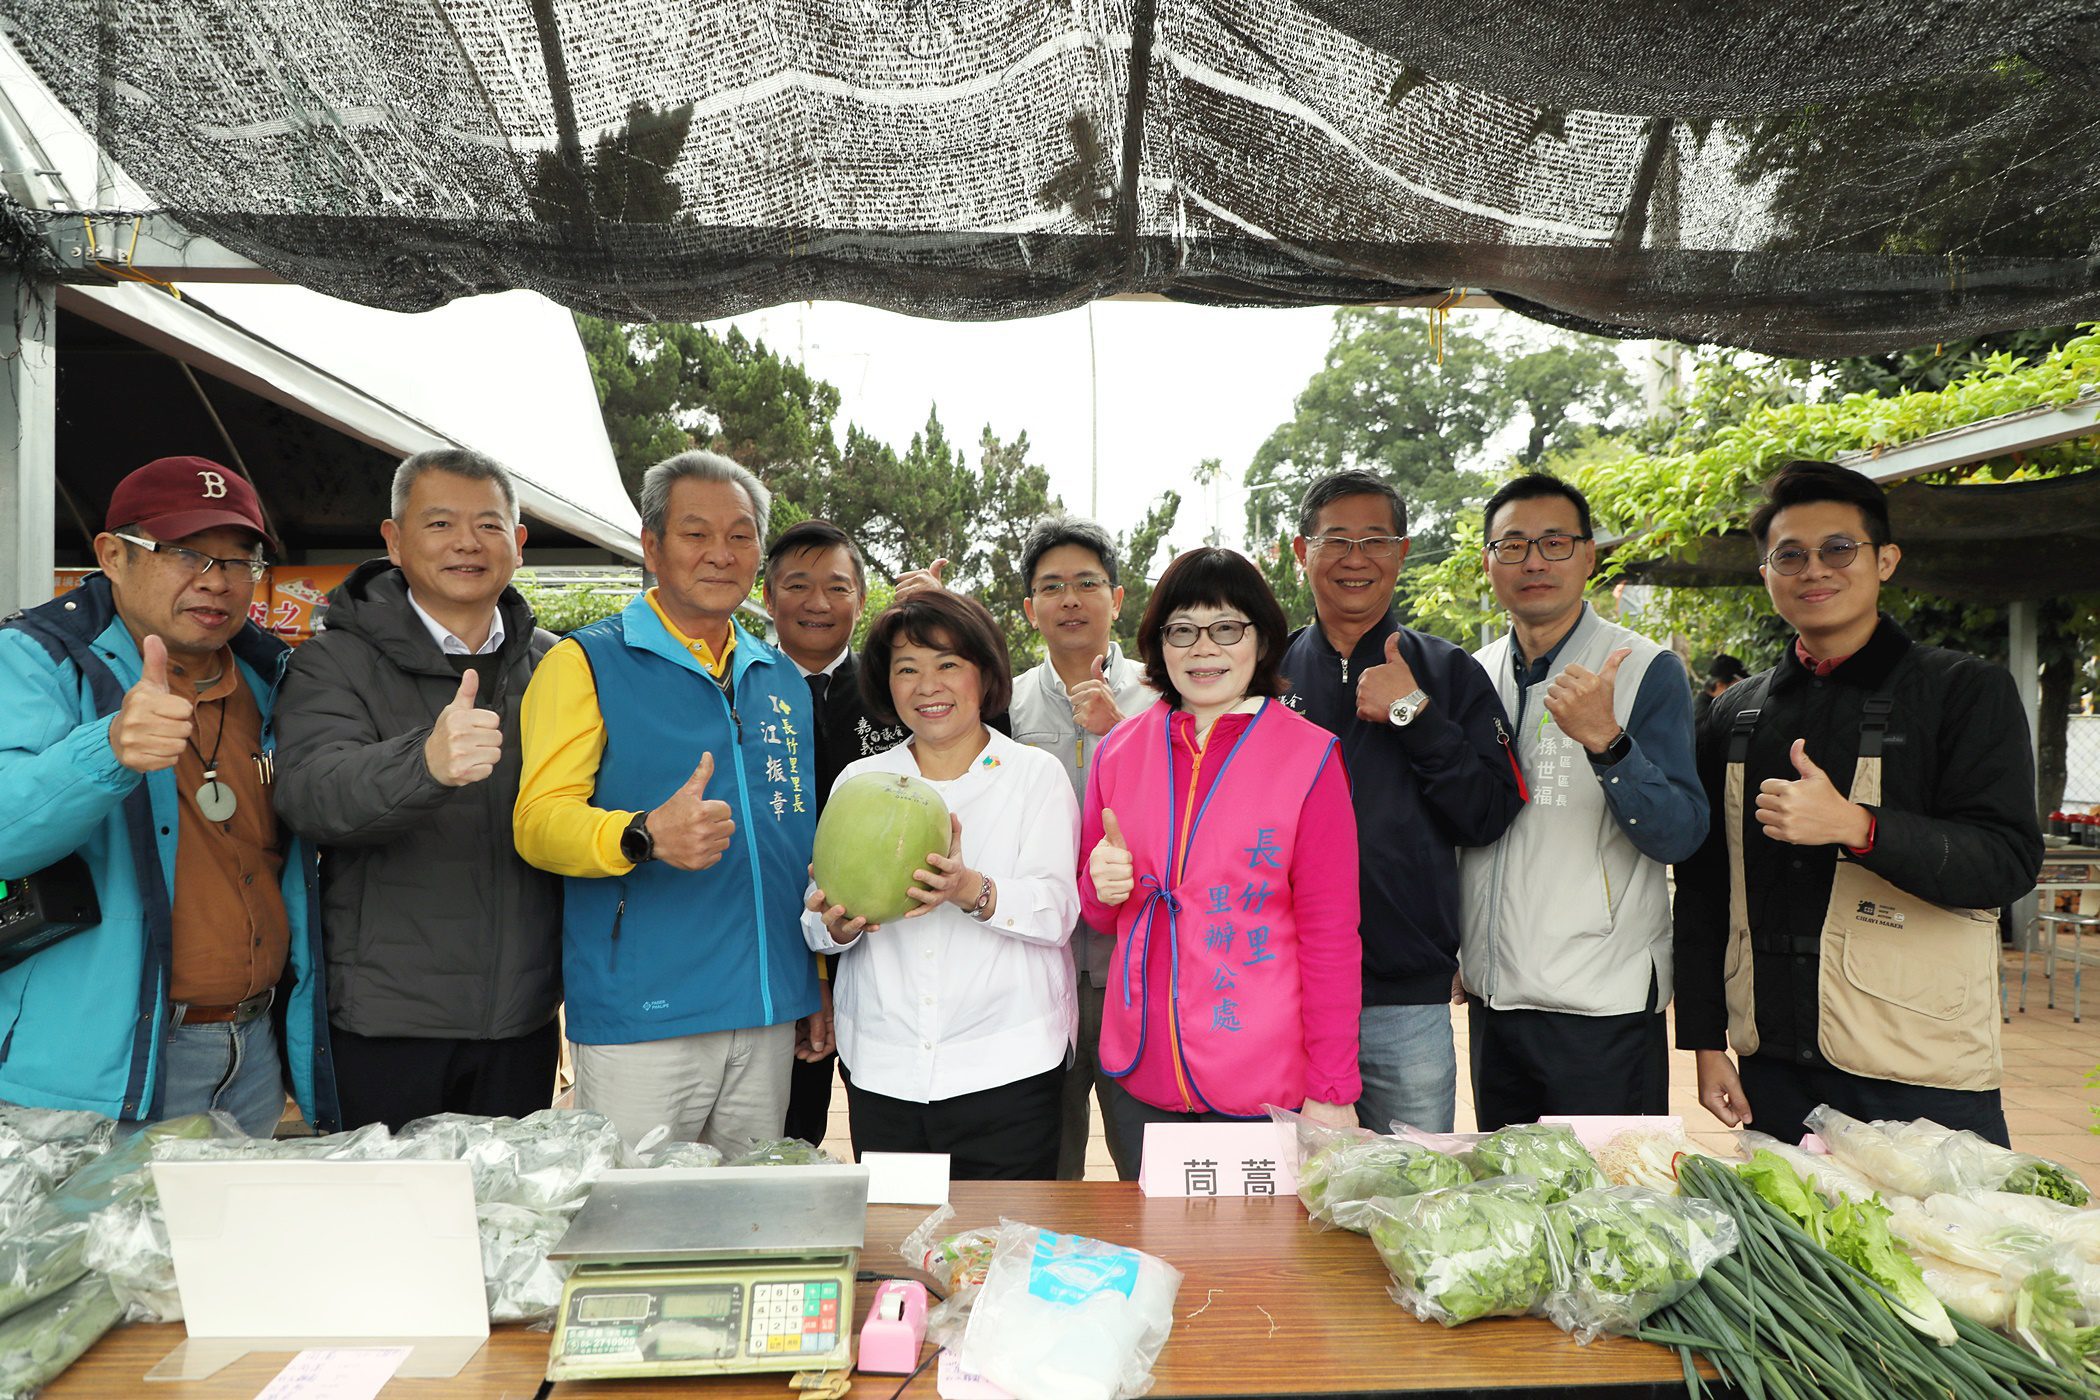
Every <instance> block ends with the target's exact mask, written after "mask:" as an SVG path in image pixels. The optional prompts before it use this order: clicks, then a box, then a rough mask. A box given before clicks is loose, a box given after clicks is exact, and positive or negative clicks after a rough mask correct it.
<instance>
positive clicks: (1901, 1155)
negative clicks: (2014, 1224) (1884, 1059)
mask: <svg viewBox="0 0 2100 1400" xmlns="http://www.w3.org/2000/svg"><path fill="white" fill-rule="evenodd" d="M1806 1121H1807V1124H1808V1127H1809V1129H1810V1130H1811V1131H1812V1132H1814V1133H1816V1134H1817V1135H1818V1136H1820V1137H1821V1138H1822V1139H1823V1141H1824V1143H1825V1144H1826V1145H1827V1146H1828V1147H1829V1148H1830V1151H1831V1155H1832V1156H1835V1157H1836V1158H1838V1159H1839V1160H1840V1161H1842V1162H1844V1163H1845V1164H1846V1165H1847V1166H1849V1167H1852V1168H1853V1169H1854V1170H1856V1171H1858V1172H1860V1173H1861V1174H1862V1175H1864V1176H1866V1177H1867V1178H1868V1179H1869V1180H1871V1181H1873V1182H1874V1183H1876V1184H1877V1185H1879V1186H1881V1187H1882V1188H1883V1189H1884V1190H1887V1191H1891V1192H1895V1193H1897V1194H1900V1195H1905V1196H1920V1197H1923V1196H1931V1195H1935V1194H1945V1195H1957V1196H1973V1195H1975V1194H1976V1193H1977V1192H1980V1191H2009V1192H2013V1193H2016V1194H2018V1195H2023V1196H2041V1197H2045V1198H2047V1199H2049V1200H2052V1201H2061V1202H2062V1203H2063V1204H2065V1205H2072V1206H2082V1205H2085V1204H2086V1203H2087V1202H2088V1201H2090V1200H2091V1199H2092V1193H2091V1192H2090V1191H2088V1190H2087V1189H2086V1184H2085V1182H2084V1181H2083V1180H2081V1179H2080V1178H2079V1176H2078V1174H2077V1173H2076V1172H2073V1171H2072V1170H2070V1168H2068V1167H2065V1166H2061V1165H2059V1164H2058V1163H2055V1162H2052V1161H2049V1160H2048V1159H2047V1158H2045V1157H2037V1156H2035V1155H2033V1154H2032V1153H2028V1152H2014V1151H2011V1150H2010V1149H2008V1148H2003V1147H2000V1146H1998V1144H1996V1143H1994V1142H1991V1141H1989V1140H1988V1139H1986V1138H1982V1137H1979V1136H1977V1135H1976V1134H1975V1133H1972V1132H1969V1131H1967V1130H1965V1129H1955V1128H1948V1127H1944V1126H1942V1125H1941V1124H1938V1123H1935V1122H1933V1121H1932V1120H1931V1119H1930V1118H1919V1119H1916V1120H1915V1121H1912V1122H1908V1123H1906V1122H1901V1121H1897V1120H1876V1121H1875V1122H1872V1123H1862V1122H1861V1121H1860V1120H1859V1119H1857V1118H1853V1117H1851V1116H1850V1115H1848V1114H1845V1113H1840V1112H1839V1111H1838V1110H1837V1109H1834V1108H1832V1107H1830V1106H1829V1105H1828V1104H1823V1105H1821V1106H1819V1107H1818V1108H1816V1110H1815V1111H1814V1112H1812V1113H1810V1114H1809V1115H1808V1118H1807V1120H1806Z"/></svg>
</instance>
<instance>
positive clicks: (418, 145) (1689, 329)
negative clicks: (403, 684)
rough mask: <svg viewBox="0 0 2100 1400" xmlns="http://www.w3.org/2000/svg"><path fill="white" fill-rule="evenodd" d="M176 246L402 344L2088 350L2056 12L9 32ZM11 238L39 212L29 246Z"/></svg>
mask: <svg viewBox="0 0 2100 1400" xmlns="http://www.w3.org/2000/svg"><path fill="white" fill-rule="evenodd" d="M0 16H4V21H5V25H6V32H7V34H8V36H9V37H10V39H11V40H12V41H13V42H14V44H15V45H16V46H17V48H18V49H19V50H20V51H21V52H22V53H23V55H24V56H25V57H26V58H27V60H28V61H29V63H30V64H31V66H32V67H33V68H34V69H35V70H36V71H37V72H38V74H39V75H41V77H42V78H43V79H44V80H45V81H46V82H47V83H48V84H50V85H51V87H52V88H53V90H54V91H55V92H56V93H57V94H58V96H59V97H60V99H61V100H62V101H63V102H64V103H65V104H66V105H67V106H68V107H69V108H70V109H71V110H72V111H73V112H74V113H76V114H77V115H78V116H79V117H80V119H81V120H82V121H83V122H84V123H85V124H86V125H87V126H88V128H89V129H90V131H91V132H93V133H94V134H95V136H96V137H97V139H98V140H99V141H100V142H101V143H102V146H103V148H104V149H105V150H106V151H108V152H109V153H110V154H111V155H112V156H114V157H115V159H116V160H117V161H118V162H119V163H120V164H121V165H122V166H123V167H124V168H125V170H126V171H127V172H128V173H129V174H130V175H131V176H132V177H133V178H134V179H135V180H137V181H138V182H139V183H140V184H141V185H142V186H143V187H144V188H146V189H148V190H150V191H151V192H152V193H153V196H154V197H155V198H156V199H157V200H158V201H159V202H160V207H161V209H162V210H164V211H165V212H166V213H168V214H170V215H172V216H173V217H174V218H175V219H176V220H177V221H178V222H180V223H181V224H182V225H183V226H184V227H185V228H187V229H189V230H190V231H191V232H193V233H197V234H201V235H205V236H209V237H211V238H215V239H217V240H219V241H220V242H222V243H224V244H226V245H227V246H229V247H231V248H233V249H234V250H236V251H237V252H239V253H241V254H243V255H245V256H247V257H249V258H252V259H253V260H255V261H256V262H258V263H260V264H262V265H263V266H265V267H267V268H269V269H271V270H273V271H275V272H277V273H278V274H280V275H282V276H284V277H286V278H288V279H289V280H292V281H296V282H299V283H303V284H305V285H307V286H310V287H313V288H316V289H318V290H320V291H323V292H326V293H329V294H331V295H334V296H338V297H343V298H347V299H349V300H352V301H357V302H363V303H367V304H370V305H375V306H383V307H388V308H393V309H397V310H416V309H422V308H427V307H430V306H433V305H437V304H439V303H441V302H444V301H446V300H448V299H450V298H452V297H456V296H461V295H466V294H470V293H476V292H485V291H494V290H499V289H504V288H511V287H528V288H532V289H534V290H536V291H539V292H542V293H544V294H546V295H548V296H550V297H552V298H554V299H555V300H557V301H559V302H562V303H564V304H566V305H569V306H572V307H575V308H577V309H580V310H586V311H591V312H595V313H598V314H601V315H608V316H612V317H616V318H619V319H623V320H631V321H632V320H685V319H709V318H713V317H718V316H724V315H729V314H733V313H737V312H742V311H746V310H751V309H755V308H759V307H764V306H772V305H777V304H780V303H782V302H786V301H792V300H800V299H805V298H835V299H844V300H850V301H859V302H866V303H870V304H873V305H877V306H883V307H888V308H892V309H895V310H899V311H905V312H910V313H912V314H915V315H921V316H931V317H942V318H950V319H978V318H996V317H1011V316H1022V315H1032V314H1038V313H1042V312H1048V311H1054V310H1059V309H1062V308H1066V307H1070V306H1075V305H1079V304H1081V303H1084V302H1085V301H1087V300H1089V299H1091V298H1094V297H1098V296H1104V295H1110V294H1116V293H1155V294H1160V295H1164V296H1167V297H1172V298H1176V299H1180V300H1187V301H1196V302H1205V303H1211V304H1223V305H1291V304H1305V303H1325V302H1368V301H1393V300H1408V299H1428V300H1431V301H1434V300H1437V299H1440V298H1444V297H1445V296H1447V294H1448V292H1449V290H1450V289H1453V288H1459V287H1466V288H1473V289H1477V290H1485V291H1488V292H1492V293H1494V294H1495V295H1496V296H1497V297H1499V298H1501V299H1502V300H1503V301H1504V302H1505V304H1507V305H1509V306H1511V307H1513V308H1515V309H1517V310H1519V311H1522V312H1525V313H1526V314H1529V315H1534V316H1537V317H1539V318H1540V319H1543V320H1547V321H1550V322H1553V323H1555V324H1558V325H1563V326H1569V327H1573V328H1577V329H1582V330H1587V331H1596V332H1603V333H1608V334H1618V335H1629V336H1651V335H1652V336H1663V337H1670V338H1674V339H1679V340H1684V341H1689V342H1712V343H1721V344H1732V345H1740V346H1746V347H1750V348H1755V349H1760V350H1765V351H1769V352H1775V353H1788V354H1803V355H1815V356H1832V355H1842V354H1859V353H1866V352H1871V351H1880V350H1887V349H1891V348H1895V347H1899V346H1908V345H1915V344H1922V343H1928V342H1931V341H1933V340H1936V339H1952V338H1957V337H1963V336H1969V335H1975V334H1980V333H1984V332H1988V331H1994V330H2003V329H2008V328H2011V327H2016V326H2039V325H2060V324H2065V323H2068V322H2072V321H2076V320H2080V319H2085V318H2093V317H2096V316H2100V104H2096V103H2095V102H2094V101H2093V100H2092V96H2093V93H2094V90H2095V87H2096V82H2100V13H2096V7H2095V6H2094V5H2092V4H2090V3H2084V4H2073V3H2067V0H2021V3H2006V0H1907V2H1906V3H1902V4H1895V3H1879V2H1877V3H1866V4H1851V5H1846V4H1830V3H1828V2H1827V0H1824V3H1809V2H1808V0H1773V3H1768V4H1755V5H1710V4H1693V3H1684V2H1683V0H1679V2H1678V3H1669V2H1668V0H1623V3H1611V4H1596V3H1594V0H1591V3H1585V4H1582V5H1576V4H1572V3H1561V2H1559V0H1531V2H1530V3H1515V2H1514V0H1499V2H1498V3H1478V0H1476V2H1475V3H1455V0H1416V3H1413V4H1408V5H1399V4H1393V3H1390V0H1302V2H1301V3H1297V4H1288V3H1276V2H1275V0H1267V2H1266V3H1265V2H1264V0H1135V3H1132V2H1131V0H1107V2H1104V0H799V2H798V0H301V3H298V4H288V3H284V2H283V0H269V3H264V2H263V0H156V3H154V4H150V5H126V4H102V5H80V4H77V3H64V4H62V3H58V0H0ZM17 212H19V211H17Z"/></svg>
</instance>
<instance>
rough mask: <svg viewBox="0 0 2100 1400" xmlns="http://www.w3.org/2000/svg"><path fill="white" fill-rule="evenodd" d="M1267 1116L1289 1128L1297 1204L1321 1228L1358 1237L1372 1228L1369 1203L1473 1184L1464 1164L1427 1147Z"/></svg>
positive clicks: (1287, 1114)
mask: <svg viewBox="0 0 2100 1400" xmlns="http://www.w3.org/2000/svg"><path fill="white" fill-rule="evenodd" d="M1269 1117H1270V1118H1272V1119H1274V1120H1275V1121H1276V1122H1278V1123H1280V1124H1283V1125H1284V1126H1286V1127H1289V1128H1291V1129H1292V1131H1293V1134H1294V1138H1295V1141H1296V1143H1297V1147H1298V1199H1299V1200H1300V1201H1303V1202H1304V1203H1305V1212H1306V1214H1308V1215H1310V1216H1311V1217H1312V1218H1313V1220H1314V1221H1316V1222H1317V1223H1319V1224H1321V1225H1338V1226H1340V1227H1341V1228H1342V1229H1344V1230H1354V1231H1356V1232H1357V1233H1358V1234H1362V1233H1364V1232H1365V1231H1366V1230H1368V1229H1370V1226H1371V1216H1370V1212H1369V1210H1368V1209H1367V1207H1368V1206H1369V1204H1370V1202H1371V1201H1373V1200H1375V1199H1377V1198H1378V1197H1380V1196H1387V1197H1392V1198H1394V1199H1398V1198H1400V1197H1402V1196H1413V1195H1416V1194H1418V1193H1419V1192H1423V1191H1436V1190H1440V1189H1442V1188H1444V1187H1446V1186H1463V1185H1465V1184H1466V1183H1467V1182H1469V1181H1471V1180H1472V1179H1473V1173H1472V1172H1471V1171H1470V1170H1469V1169H1468V1168H1467V1166H1466V1164H1465V1163H1464V1162H1462V1161H1460V1160H1459V1159H1458V1158H1456V1157H1454V1156H1452V1155H1451V1154H1449V1153H1446V1152H1439V1151H1437V1150H1436V1149H1435V1148H1433V1147H1431V1146H1429V1145H1428V1144H1427V1143H1423V1142H1418V1141H1415V1140H1413V1139H1410V1138H1405V1137H1384V1136H1381V1135H1379V1134H1377V1133H1374V1132H1372V1131H1370V1130H1369V1129H1368V1128H1330V1127H1327V1126H1326V1125H1324V1124H1320V1123H1315V1122H1313V1121H1312V1120H1311V1119H1309V1118H1305V1117H1303V1116H1301V1115H1299V1114H1296V1113H1292V1112H1291V1111H1289V1110H1288V1109H1282V1108H1275V1107H1271V1108H1270V1109H1269Z"/></svg>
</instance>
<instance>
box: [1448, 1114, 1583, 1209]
mask: <svg viewBox="0 0 2100 1400" xmlns="http://www.w3.org/2000/svg"><path fill="white" fill-rule="evenodd" d="M1467 1165H1468V1166H1470V1167H1471V1168H1472V1169H1473V1175H1474V1176H1476V1177H1478V1178H1480V1179H1481V1180H1483V1181H1485V1180H1487V1179H1488V1178H1490V1177H1497V1176H1528V1177H1530V1178H1532V1179H1533V1180H1535V1181H1537V1182H1538V1184H1539V1189H1540V1190H1541V1191H1542V1192H1544V1193H1545V1197H1546V1203H1547V1204H1549V1205H1550V1204H1552V1203H1553V1202H1554V1201H1560V1200H1565V1199H1567V1198H1568V1197H1569V1196H1572V1195H1574V1194H1575V1193H1576V1192H1578V1191H1589V1190H1594V1189H1595V1188H1597V1187H1599V1186H1605V1185H1609V1183H1608V1182H1606V1181H1605V1179H1604V1173H1603V1171H1601V1170H1600V1169H1599V1168H1598V1166H1597V1159H1596V1158H1594V1157H1592V1156H1590V1153H1589V1149H1588V1148H1586V1147H1584V1146H1583V1145H1582V1141H1581V1139H1579V1138H1577V1137H1576V1136H1575V1130H1574V1129H1573V1128H1571V1127H1569V1126H1568V1125H1567V1124H1565V1123H1518V1124H1514V1125H1512V1126H1510V1127H1507V1128H1503V1129H1501V1130H1500V1131H1498V1132H1492V1133H1489V1134H1488V1135H1487V1136H1486V1137H1484V1138H1482V1139H1481V1140H1480V1141H1478V1142H1476V1143H1474V1144H1473V1150H1472V1151H1471V1152H1470V1153H1468V1154H1467Z"/></svg>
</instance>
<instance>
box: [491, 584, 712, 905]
mask: <svg viewBox="0 0 2100 1400" xmlns="http://www.w3.org/2000/svg"><path fill="white" fill-rule="evenodd" d="M648 598H649V606H650V607H651V608H652V609H654V610H655V612H656V616H657V619H658V620H659V621H660V622H662V623H663V625H664V628H665V630H666V631H668V632H670V634H671V635H672V636H673V637H676V638H677V639H678V640H679V641H680V642H682V643H684V644H685V646H686V647H687V648H689V649H690V650H691V651H692V653H693V655H694V657H695V658H696V659H697V660H698V661H699V662H700V664H701V665H702V666H704V667H706V668H707V670H708V671H709V672H710V673H711V674H713V675H715V676H717V677H719V676H721V675H722V674H723V673H724V672H725V671H726V670H727V669H728V666H729V661H730V658H731V657H732V656H733V655H734V654H735V652H736V629H735V628H734V627H732V628H731V629H730V632H729V645H727V646H725V647H724V648H722V655H721V656H719V657H717V656H715V655H714V653H713V651H712V649H711V648H709V646H708V645H707V643H705V642H701V641H695V640H694V639H692V638H690V637H688V636H686V635H685V634H684V633H683V632H680V631H679V630H678V629H677V628H676V627H674V626H672V625H671V620H670V619H669V618H668V617H665V616H664V612H663V608H662V607H661V606H659V605H658V603H657V601H656V590H655V589H653V588H652V589H650V590H649V593H648ZM521 728H522V729H523V731H524V742H523V745H522V762H523V770H522V772H521V773H520V774H519V778H518V805H517V808H516V810H515V811H514V813H513V815H512V819H511V827H512V835H513V836H514V837H515V838H516V840H517V843H518V854H519V855H520V856H523V857H524V858H525V860H526V861H527V862H528V863H529V864H532V865H536V866H538V867H539V868H540V869H542V870H547V871H552V872H553V873H554V874H556V875H578V876H608V875H625V874H626V873H627V872H628V871H630V870H632V869H634V863H633V862H632V861H630V860H628V859H627V858H626V857H625V856H623V855H621V854H620V833H621V832H622V831H625V830H626V829H627V824H628V823H629V822H631V821H633V820H634V816H635V814H634V813H633V812H609V811H606V810H604V809H602V808H599V807H594V806H592V805H591V794H592V793H593V792H595V791H596V790H597V786H598V761H599V760H600V759H601V758H603V757H604V756H605V716H604V713H603V712H602V711H600V710H599V708H598V686H597V680H596V678H595V677H594V676H593V675H592V673H591V663H590V661H589V660H588V659H587V658H586V657H585V656H584V654H583V644H582V643H581V642H577V641H574V640H565V641H562V642H560V643H558V644H556V645H555V646H554V648H553V649H552V650H550V651H549V652H548V653H547V654H546V656H544V657H542V658H541V659H540V664H539V666H538V668H537V669H535V670H534V671H533V673H532V683H531V684H530V685H528V686H527V687H526V688H525V700H524V705H523V712H522V715H521Z"/></svg>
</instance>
